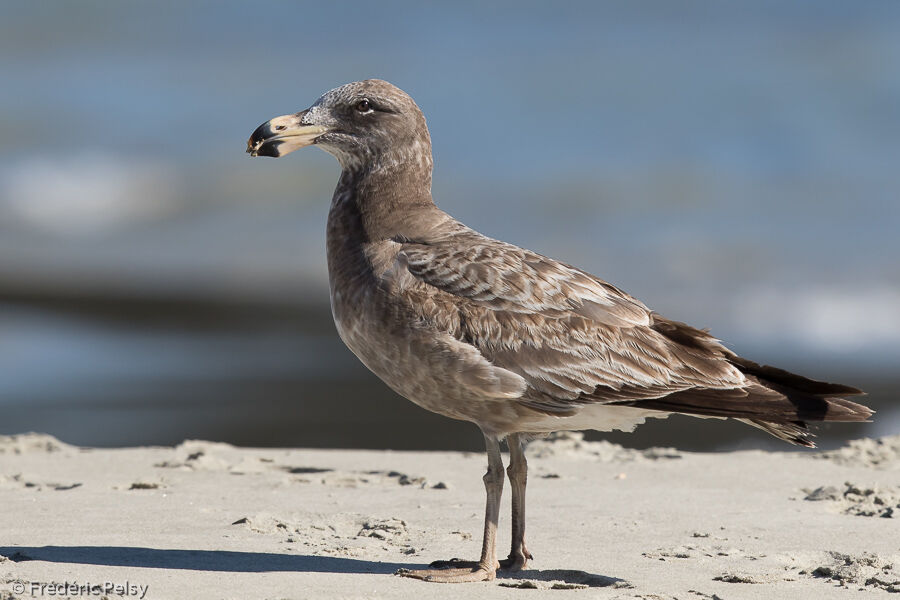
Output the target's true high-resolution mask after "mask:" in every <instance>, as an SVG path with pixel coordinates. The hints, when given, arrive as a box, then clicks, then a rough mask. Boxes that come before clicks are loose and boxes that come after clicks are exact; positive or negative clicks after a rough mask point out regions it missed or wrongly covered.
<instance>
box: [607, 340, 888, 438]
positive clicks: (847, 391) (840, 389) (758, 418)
mask: <svg viewBox="0 0 900 600" xmlns="http://www.w3.org/2000/svg"><path fill="white" fill-rule="evenodd" d="M728 360H729V361H730V362H731V363H732V364H734V365H735V366H736V367H738V369H740V370H741V371H742V372H743V373H744V374H745V375H746V376H747V379H748V380H749V382H750V384H749V385H747V386H745V387H741V388H733V389H726V390H722V389H713V388H694V389H689V390H682V391H679V392H675V393H672V394H669V395H668V396H664V397H662V398H652V399H645V400H635V401H630V402H626V403H623V404H627V405H629V406H635V407H638V408H645V409H651V410H659V411H665V412H675V413H682V414H688V415H697V416H708V417H729V418H733V419H738V420H740V421H743V422H744V423H747V424H748V425H752V426H753V427H757V428H759V429H762V430H763V431H766V432H767V433H770V434H771V435H773V436H775V437H777V438H779V439H782V440H784V441H786V442H790V443H792V444H798V445H801V446H807V447H815V444H813V442H812V441H811V440H810V437H811V435H812V434H811V433H810V432H809V428H808V426H807V421H834V422H861V421H867V420H869V417H871V416H872V415H873V414H874V411H872V409H870V408H869V407H867V406H864V405H862V404H859V403H857V402H853V401H852V400H847V399H846V398H843V397H842V396H843V395H848V396H849V395H859V394H862V393H863V392H861V391H860V390H858V389H856V388H853V387H850V386H846V385H841V384H836V383H826V382H823V381H816V380H814V379H808V378H806V377H803V376H801V375H797V374H795V373H791V372H789V371H785V370H783V369H777V368H775V367H769V366H761V365H758V364H757V363H754V362H752V361H749V360H746V359H743V358H740V357H736V356H735V357H729V359H728Z"/></svg>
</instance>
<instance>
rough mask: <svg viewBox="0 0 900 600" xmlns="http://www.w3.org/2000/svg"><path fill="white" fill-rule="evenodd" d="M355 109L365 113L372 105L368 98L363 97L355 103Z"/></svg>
mask: <svg viewBox="0 0 900 600" xmlns="http://www.w3.org/2000/svg"><path fill="white" fill-rule="evenodd" d="M356 110H357V112H361V113H367V112H369V111H370V110H372V105H371V103H369V101H368V100H366V99H365V98H363V99H362V100H360V101H359V102H357V103H356Z"/></svg>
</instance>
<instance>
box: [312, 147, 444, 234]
mask: <svg viewBox="0 0 900 600" xmlns="http://www.w3.org/2000/svg"><path fill="white" fill-rule="evenodd" d="M431 165H432V163H431V151H430V148H427V153H425V152H421V151H419V152H417V153H414V152H407V153H396V152H395V153H393V154H392V155H390V156H386V157H381V160H377V161H371V162H368V163H365V164H363V165H360V167H359V168H353V167H351V168H348V167H345V168H344V170H343V171H342V172H341V177H340V180H339V181H338V185H337V188H336V189H335V191H334V197H333V199H332V202H331V212H330V214H329V221H331V220H333V219H340V220H341V221H344V222H345V224H349V223H348V219H349V220H351V221H356V223H357V224H356V226H357V227H359V228H361V231H360V232H358V233H363V234H364V235H363V236H362V237H361V239H365V240H367V241H381V240H386V239H394V238H398V237H399V238H402V237H410V236H412V235H414V234H415V232H416V230H417V229H419V228H420V227H421V226H422V225H423V224H425V223H427V222H428V221H430V220H432V219H429V218H428V217H429V216H431V215H435V216H436V213H441V211H439V210H438V209H437V207H436V206H435V205H434V201H433V200H432V198H431ZM441 214H443V213H441ZM329 225H331V223H329Z"/></svg>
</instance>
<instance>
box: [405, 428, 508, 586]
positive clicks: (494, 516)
mask: <svg viewBox="0 0 900 600" xmlns="http://www.w3.org/2000/svg"><path fill="white" fill-rule="evenodd" d="M484 441H485V445H486V446H487V457H488V470H487V473H485V474H484V489H485V491H486V492H487V503H486V505H485V509H484V541H483V543H482V545H481V560H479V561H478V562H465V561H460V560H456V559H453V560H450V561H440V562H436V563H431V565H430V566H431V567H433V568H431V569H418V570H415V571H410V570H408V569H400V570H399V571H397V574H398V575H403V576H404V577H414V578H416V579H422V580H424V581H434V582H438V583H460V582H465V581H490V580H491V579H493V578H494V576H495V575H496V573H497V566H498V563H497V522H498V521H499V520H500V495H501V494H502V493H503V479H504V477H503V459H502V458H501V457H500V442H499V441H498V440H497V438H495V437H493V436H489V435H485V436H484Z"/></svg>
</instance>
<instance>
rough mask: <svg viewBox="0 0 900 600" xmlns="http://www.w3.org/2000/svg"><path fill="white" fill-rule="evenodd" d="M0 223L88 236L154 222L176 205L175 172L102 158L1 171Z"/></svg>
mask: <svg viewBox="0 0 900 600" xmlns="http://www.w3.org/2000/svg"><path fill="white" fill-rule="evenodd" d="M0 191H2V195H0V219H2V220H3V222H4V223H9V222H15V223H19V224H20V225H26V226H28V227H31V228H34V229H38V230H42V231H44V232H47V233H53V234H63V235H90V234H94V233H99V232H102V231H107V230H110V229H116V228H119V227H122V226H125V225H131V224H134V223H137V222H140V221H145V220H151V219H157V218H159V217H160V216H162V215H164V214H166V213H168V212H170V211H171V210H172V209H173V208H175V205H176V204H177V192H178V185H177V181H176V178H175V175H174V169H173V168H172V167H171V166H169V165H166V164H164V163H158V162H152V163H145V162H141V161H139V160H136V159H130V160H123V159H120V158H117V157H114V156H110V155H107V154H83V155H78V156H72V157H43V158H28V159H25V160H23V161H21V162H18V163H13V164H12V165H10V166H7V167H5V168H3V169H2V170H0Z"/></svg>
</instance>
